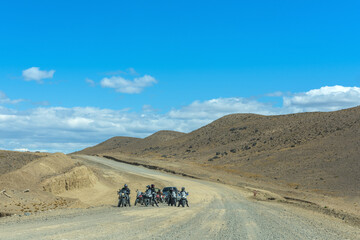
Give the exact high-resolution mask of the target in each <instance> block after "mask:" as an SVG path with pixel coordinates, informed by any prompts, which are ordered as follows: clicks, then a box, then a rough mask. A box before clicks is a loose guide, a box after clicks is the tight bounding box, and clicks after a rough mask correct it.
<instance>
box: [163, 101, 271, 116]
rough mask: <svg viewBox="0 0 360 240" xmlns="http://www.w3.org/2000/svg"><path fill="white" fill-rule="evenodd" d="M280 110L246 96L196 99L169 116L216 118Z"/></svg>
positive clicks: (267, 113)
mask: <svg viewBox="0 0 360 240" xmlns="http://www.w3.org/2000/svg"><path fill="white" fill-rule="evenodd" d="M275 112H278V110H277V109H276V108H274V107H272V106H271V105H269V104H266V103H261V102H259V101H256V100H251V99H245V98H218V99H212V100H207V101H203V102H201V101H195V102H193V103H191V104H190V105H188V106H184V107H182V108H181V109H173V110H171V111H170V112H169V116H170V117H172V118H178V119H192V118H195V119H216V118H219V117H221V116H224V115H227V114H231V113H257V114H264V115H270V114H274V113H275Z"/></svg>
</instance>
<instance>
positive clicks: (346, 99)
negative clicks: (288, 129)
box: [283, 85, 360, 112]
mask: <svg viewBox="0 0 360 240" xmlns="http://www.w3.org/2000/svg"><path fill="white" fill-rule="evenodd" d="M283 105H284V108H285V109H288V111H289V112H313V111H335V110H339V109H344V108H349V107H353V106H357V105H360V88H358V87H344V86H339V85H336V86H325V87H321V88H319V89H313V90H310V91H308V92H305V93H298V94H294V95H293V96H291V97H284V98H283Z"/></svg>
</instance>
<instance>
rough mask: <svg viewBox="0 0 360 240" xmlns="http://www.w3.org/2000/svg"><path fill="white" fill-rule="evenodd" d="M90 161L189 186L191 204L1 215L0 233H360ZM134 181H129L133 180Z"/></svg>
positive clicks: (193, 184) (196, 185)
mask: <svg viewBox="0 0 360 240" xmlns="http://www.w3.org/2000/svg"><path fill="white" fill-rule="evenodd" d="M82 159H83V160H84V161H85V162H86V164H90V165H94V164H95V165H97V166H98V167H101V166H103V167H105V166H106V167H111V168H113V169H115V170H116V171H117V172H119V174H121V173H122V172H127V173H132V174H135V175H141V176H147V177H150V178H153V179H158V180H160V181H162V182H164V184H169V186H173V185H175V186H178V187H179V186H185V187H186V188H187V190H188V191H189V192H190V195H189V204H190V208H181V207H180V208H177V207H176V208H175V207H167V206H165V205H160V207H159V208H156V207H143V206H139V207H131V208H117V207H115V204H116V202H114V206H101V207H95V208H89V209H66V210H56V211H52V212H45V213H39V214H36V215H31V216H28V217H25V216H23V217H19V216H13V217H7V218H2V219H0V239H9V240H10V239H36V240H38V239H145V238H146V239H266V240H269V239H326V240H329V239H336V240H338V239H360V229H359V228H356V227H352V226H349V225H347V224H345V223H344V222H342V221H341V220H338V219H334V218H331V217H329V216H324V215H321V214H318V213H314V212H310V211H307V210H303V209H300V208H296V207H293V206H288V205H283V204H279V203H273V202H262V201H256V200H252V199H249V198H248V193H246V192H245V191H243V190H241V189H238V188H233V187H230V186H226V185H222V184H218V183H212V182H207V181H203V180H197V179H191V178H184V177H181V176H177V175H170V174H166V173H163V172H158V171H153V170H150V169H146V168H143V167H137V166H132V165H127V164H123V163H119V162H115V161H110V160H108V159H104V158H100V157H93V156H82ZM129 185H130V187H131V183H130V184H129Z"/></svg>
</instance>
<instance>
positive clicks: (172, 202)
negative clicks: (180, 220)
mask: <svg viewBox="0 0 360 240" xmlns="http://www.w3.org/2000/svg"><path fill="white" fill-rule="evenodd" d="M167 198H168V200H167V201H168V206H170V205H171V206H174V207H176V192H175V190H174V189H173V188H170V190H169V194H168V196H167Z"/></svg>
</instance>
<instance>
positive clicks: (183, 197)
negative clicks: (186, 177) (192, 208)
mask: <svg viewBox="0 0 360 240" xmlns="http://www.w3.org/2000/svg"><path fill="white" fill-rule="evenodd" d="M188 194H189V193H188V192H185V188H184V187H182V188H181V192H180V193H179V195H180V199H184V200H185V202H186V206H187V207H189V203H188V200H187V195H188ZM178 207H180V201H179V204H178Z"/></svg>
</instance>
